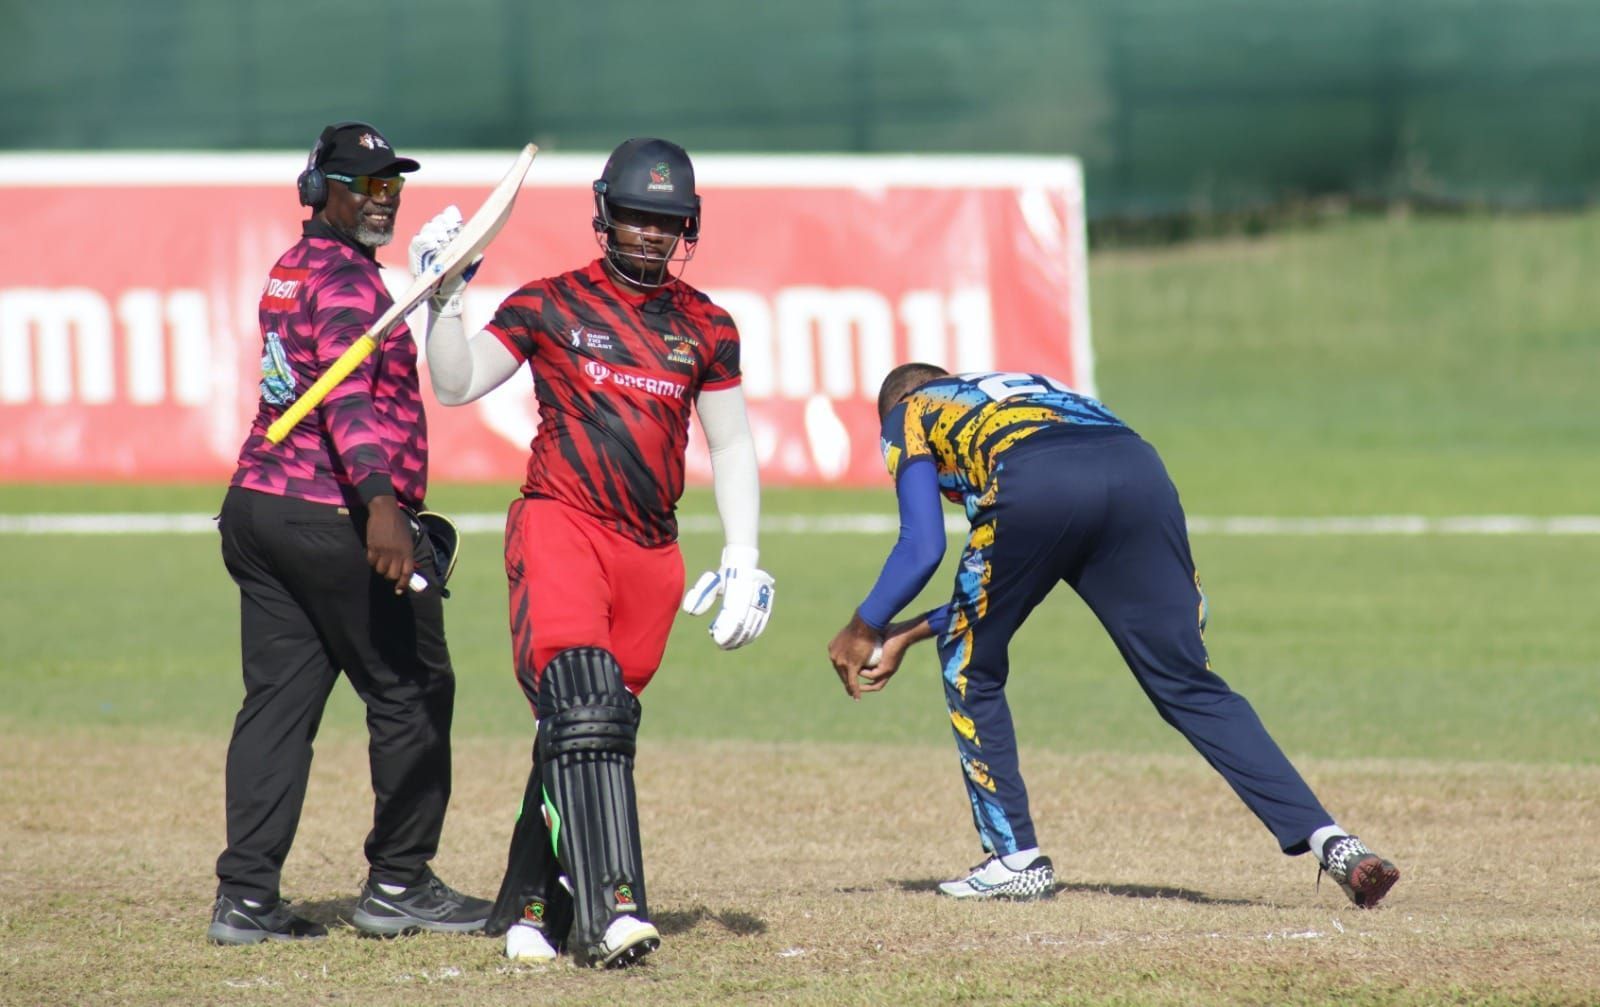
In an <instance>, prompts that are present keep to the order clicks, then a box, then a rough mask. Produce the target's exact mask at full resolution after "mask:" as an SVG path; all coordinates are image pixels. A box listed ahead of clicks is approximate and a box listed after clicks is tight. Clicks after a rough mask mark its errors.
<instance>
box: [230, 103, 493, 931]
mask: <svg viewBox="0 0 1600 1007" xmlns="http://www.w3.org/2000/svg"><path fill="white" fill-rule="evenodd" d="M417 167H418V164H417V162H416V161H414V160H411V159H410V158H405V157H399V156H397V155H396V154H395V152H394V150H393V149H392V148H391V147H390V145H389V142H388V140H387V139H385V138H384V136H383V134H382V133H380V132H379V131H378V130H377V129H376V128H375V127H373V126H372V125H370V124H368V123H364V122H339V123H334V124H332V125H330V126H328V127H327V128H325V129H324V130H323V131H322V134H321V135H320V136H319V137H318V139H317V142H316V145H315V147H313V148H312V151H311V154H310V157H309V158H308V159H307V162H306V167H305V170H304V171H303V172H302V173H301V174H300V177H299V180H298V189H299V195H300V202H301V204H302V205H303V206H306V207H308V208H309V209H310V210H311V213H312V216H311V218H310V219H309V220H307V221H306V222H305V224H304V227H303V230H302V234H301V237H300V240H299V241H298V242H296V243H295V245H294V246H293V247H292V248H290V249H289V250H288V251H287V252H285V253H284V254H283V255H282V256H281V257H280V258H279V259H278V261H277V263H276V264H275V265H274V266H273V267H272V270H271V272H270V273H269V274H268V276H267V281H266V284H265V286H264V287H263V289H262V292H261V302H260V321H261V338H262V348H261V396H260V408H259V410H258V411H257V413H256V418H255V422H254V423H253V424H252V425H251V428H250V434H249V436H248V438H246V440H245V442H244V447H243V448H242V449H241V450H240V452H239V465H238V469H237V470H236V471H235V472H234V475H233V480H232V483H231V485H230V487H229V489H228V492H227V496H226V497H225V499H224V501H223V505H222V513H221V517H220V522H219V525H220V530H221V533H222V556H223V560H224V562H225V563H226V565H227V568H228V573H229V574H230V575H232V577H233V579H234V581H235V582H236V583H237V584H238V585H239V602H240V643H241V650H242V655H243V668H244V691H245V695H244V703H243V705H242V707H241V708H240V710H239V715H238V717H237V718H236V719H235V721H234V725H233V740H232V741H231V743H230V744H229V746H228V762H227V822H228V845H227V849H225V850H224V851H223V852H222V855H221V856H220V857H219V858H218V859H217V879H218V885H217V899H216V903H215V906H214V908H213V911H212V917H211V926H210V929H209V931H208V936H209V937H210V939H211V940H212V941H214V942H216V943H219V944H254V943H257V942H260V941H263V940H269V939H271V940H290V939H298V938H308V937H321V936H323V935H325V934H326V932H327V931H326V929H325V928H324V927H323V926H322V925H321V924H319V923H315V922H312V921H310V920H307V919H305V918H303V917H300V916H298V915H296V914H295V913H294V912H293V911H292V910H291V909H289V908H288V904H287V903H286V902H285V901H284V900H283V899H282V897H281V895H280V892H279V878H280V875H281V873H282V870H283V863H284V859H285V858H286V857H287V856H288V854H289V847H290V845H291V844H292V843H293V841H294V835H295V830H296V828H297V826H298V825H299V820H300V808H301V805H302V803H303V802H304V799H305V792H306V781H307V778H308V777H309V775H310V771H311V756H312V742H313V740H314V739H315V738H316V735H317V727H318V725H319V724H320V722H321V720H322V712H323V709H324V707H325V706H326V704H327V701H328V696H329V693H330V692H331V691H332V689H333V686H334V682H335V680H336V679H337V678H338V676H339V673H340V672H341V671H342V672H344V674H345V675H346V676H347V677H348V678H349V680H350V684H351V685H352V686H353V687H354V688H355V690H356V692H357V694H358V695H360V697H361V699H362V701H363V702H364V703H365V704H366V708H367V730H368V734H369V736H370V739H371V743H370V745H369V748H368V754H369V757H370V761H371V770H372V789H373V793H374V795H375V797H376V801H375V805H374V810H373V822H372V831H371V832H370V833H369V834H368V835H367V840H366V857H367V861H368V863H369V871H368V879H367V882H366V884H365V886H364V887H363V889H362V892H361V896H360V900H359V902H358V903H357V904H356V907H355V912H354V914H353V916H352V922H353V923H354V924H355V926H356V928H357V929H359V930H361V931H363V932H365V933H370V934H375V935H392V934H398V933H402V932H406V931H409V930H417V929H422V930H435V931H445V932H467V931H471V930H475V929H478V928H480V927H482V925H483V923H484V920H485V919H486V918H487V917H488V910H489V903H488V902H487V901H486V900H484V899H474V898H470V897H468V896H464V895H462V894H461V893H459V892H456V891H454V890H453V889H451V888H450V887H449V886H447V885H445V884H444V883H443V882H442V881H440V880H439V879H438V878H437V877H435V876H434V874H433V872H432V870H431V869H430V868H429V866H428V862H429V861H430V860H431V859H432V858H433V856H434V853H435V852H436V851H437V850H438V845H439V833H440V829H441V827H442V825H443V823H444V814H445V806H446V804H447V803H448V802H449V799H450V719H451V712H452V708H453V705H454V700H455V673H454V671H453V670H452V669H451V666H450V653H449V650H448V648H447V647H446V644H445V633H444V612H443V606H442V602H441V598H442V595H441V592H442V590H443V587H444V583H443V581H444V577H443V574H444V573H446V572H447V570H441V569H439V567H440V566H441V565H442V564H441V563H439V562H438V561H436V560H435V558H434V554H433V550H432V547H431V545H429V543H428V540H427V538H426V536H424V535H422V534H421V533H420V526H419V525H418V524H417V522H416V518H415V513H416V512H417V511H418V510H420V509H421V507H422V504H423V496H424V494H425V493H426V491H427V478H428V430H427V422H426V418H425V417H424V415H423V410H422V399H421V395H420V391H419V386H418V378H417V350H416V345H415V343H414V342H413V340H412V337H411V333H410V331H409V330H408V329H407V328H406V326H405V325H403V324H402V325H397V326H395V327H394V328H393V329H391V330H390V331H389V332H388V333H387V334H386V335H384V336H383V337H382V338H381V342H380V345H379V348H378V349H377V351H376V352H375V353H373V354H372V355H371V356H370V357H369V358H368V359H367V360H366V361H365V362H364V363H362V364H361V365H360V366H359V367H358V368H357V369H356V370H355V372H354V373H353V374H352V375H351V376H350V377H349V378H348V379H347V380H345V381H344V382H343V383H341V384H340V385H338V386H337V387H336V388H334V389H333V391H332V392H330V393H329V394H328V396H327V398H326V399H325V400H324V401H323V402H322V404H321V405H320V406H319V407H318V408H317V409H316V410H314V411H313V412H312V413H311V414H310V416H309V417H308V418H307V419H306V421H305V422H302V423H301V424H299V425H298V426H297V427H295V428H294V430H293V431H292V432H291V433H290V434H289V436H288V437H287V438H286V439H285V440H284V441H283V442H282V443H281V444H278V445H273V444H271V443H269V442H268V440H267V437H266V433H267V428H268V427H269V426H270V425H271V424H272V422H273V421H274V420H275V419H277V418H278V417H279V416H281V415H282V414H283V412H284V411H285V409H287V407H288V406H289V405H290V404H291V403H292V402H294V400H295V398H296V396H297V395H298V394H299V393H301V392H303V391H304V390H305V388H306V387H307V386H308V385H309V384H310V383H311V382H312V381H314V380H315V379H316V378H317V377H318V376H319V375H321V374H322V373H323V372H324V371H326V370H327V369H328V367H329V365H330V364H332V363H333V362H334V360H336V359H337V358H338V357H339V355H340V354H341V353H342V352H343V351H344V350H345V349H346V348H347V347H349V346H350V344H351V343H352V342H354V341H355V339H356V338H357V337H359V336H360V335H361V334H362V333H363V332H364V331H366V329H367V328H368V327H369V326H370V325H371V324H372V323H373V322H374V321H376V320H377V318H378V317H379V316H380V315H382V314H383V312H384V311H385V310H386V309H388V308H389V306H390V304H391V303H392V301H391V299H390V296H389V293H388V291H387V290H386V289H385V287H384V283H383V278H382V275H381V273H380V271H379V267H378V262H377V259H376V257H375V250H376V249H377V248H378V247H380V246H382V245H386V244H388V243H389V241H390V240H391V239H392V238H393V236H394V225H395V215H396V214H397V213H398V212H399V209H400V192H401V189H402V187H403V186H404V184H405V177H404V176H405V173H407V172H412V171H416V170H417ZM413 573H416V574H417V575H418V576H419V578H420V579H418V580H416V581H413ZM424 581H426V584H425V585H424V584H423V582H424Z"/></svg>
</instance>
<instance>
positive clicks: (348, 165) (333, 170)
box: [317, 122, 421, 176]
mask: <svg viewBox="0 0 1600 1007" xmlns="http://www.w3.org/2000/svg"><path fill="white" fill-rule="evenodd" d="M317 166H318V167H320V168H321V169H322V170H323V172H325V173H330V174H334V175H350V176H356V175H388V174H397V173H400V172H406V171H416V170H417V169H418V168H419V167H421V165H419V164H417V162H415V161H413V160H412V159H411V158H409V157H396V156H395V153H394V149H393V148H392V147H390V146H389V141H388V140H386V139H384V137H383V134H382V133H380V132H378V131H377V130H376V129H373V128H372V127H371V126H369V125H367V124H366V123H364V122H358V123H339V124H336V125H334V126H329V127H328V128H327V129H324V130H323V131H322V151H321V153H320V155H319V156H318V157H317Z"/></svg>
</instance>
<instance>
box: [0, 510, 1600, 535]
mask: <svg viewBox="0 0 1600 1007" xmlns="http://www.w3.org/2000/svg"><path fill="white" fill-rule="evenodd" d="M452 519H453V520H454V521H455V523H456V527H457V528H459V529H460V530H461V531H462V532H463V533H464V534H487V533H496V534H498V533H500V532H502V531H504V529H505V516H504V515H503V514H497V513H469V514H460V515H452ZM678 527H679V529H680V530H681V531H683V532H684V533H685V534H689V535H700V534H709V533H712V532H718V531H721V529H722V525H721V522H720V521H719V520H718V518H717V517H716V515H714V514H688V515H684V516H683V517H681V518H680V519H679V521H678ZM899 527H900V525H899V519H898V518H897V517H895V515H893V514H765V515H762V518H761V530H762V532H763V533H765V534H769V535H893V534H894V533H895V532H896V531H897V530H898V529H899ZM966 528H967V523H966V521H964V520H963V519H962V518H960V517H959V516H957V515H953V514H952V515H950V516H948V517H946V518H945V530H946V531H948V532H951V533H953V534H959V533H962V532H965V531H966ZM215 531H216V522H215V520H214V519H213V518H212V517H211V516H210V515H208V514H0V535H195V534H200V533H214V532H215ZM1189 531H1190V533H1191V534H1194V535H1233V536H1243V535H1256V536H1268V535H1278V536H1330V535H1332V536H1337V535H1344V536H1363V535H1365V536H1371V535H1402V536H1424V535H1543V536H1572V535H1600V515H1594V514H1569V515H1558V516H1552V517H1534V516H1531V515H1526V514H1479V515H1460V516H1453V517H1423V516H1421V515H1417V514H1390V515H1372V516H1363V517H1299V518H1286V517H1191V518H1190V519H1189Z"/></svg>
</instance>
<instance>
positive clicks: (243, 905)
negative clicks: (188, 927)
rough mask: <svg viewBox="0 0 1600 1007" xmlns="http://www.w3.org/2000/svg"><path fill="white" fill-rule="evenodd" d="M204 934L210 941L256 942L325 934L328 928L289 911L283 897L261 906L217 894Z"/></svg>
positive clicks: (301, 939) (322, 935)
mask: <svg viewBox="0 0 1600 1007" xmlns="http://www.w3.org/2000/svg"><path fill="white" fill-rule="evenodd" d="M206 936H207V937H209V938H210V939H211V943H213V944H260V943H261V942H262V941H303V940H315V939H316V938H319V937H326V936H328V928H327V927H325V926H323V925H322V924H320V923H313V922H311V921H310V920H308V919H306V918H305V917H304V916H296V915H295V914H294V913H292V912H290V911H289V903H288V900H286V899H279V900H278V901H277V902H274V903H273V904H272V905H270V906H269V905H261V904H258V903H255V902H252V901H251V900H250V899H243V898H241V899H235V898H230V897H229V896H227V895H218V896H217V904H216V905H215V906H213V907H212V909H211V926H210V928H208V929H207V930H206Z"/></svg>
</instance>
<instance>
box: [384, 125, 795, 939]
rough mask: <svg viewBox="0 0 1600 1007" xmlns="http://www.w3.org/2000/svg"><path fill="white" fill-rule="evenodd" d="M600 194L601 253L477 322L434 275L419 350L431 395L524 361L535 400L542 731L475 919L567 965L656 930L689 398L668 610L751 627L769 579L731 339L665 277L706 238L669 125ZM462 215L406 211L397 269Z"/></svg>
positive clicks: (527, 558) (529, 547) (435, 247)
mask: <svg viewBox="0 0 1600 1007" xmlns="http://www.w3.org/2000/svg"><path fill="white" fill-rule="evenodd" d="M594 193H595V217H594V221H593V227H594V230H595V234H596V236H597V238H598V240H599V242H600V244H601V248H602V252H603V254H602V255H601V257H600V258H599V259H597V260H595V261H594V262H591V263H590V264H588V265H587V266H584V267H582V268H580V269H576V270H573V271H571V272H567V273H562V274H561V275H559V276H554V277H550V278H547V279H543V280H537V281H534V282H532V283H529V284H527V285H526V286H524V287H522V288H521V289H520V290H518V291H517V292H516V293H514V294H512V295H511V296H510V297H508V298H507V299H506V300H505V301H504V302H503V303H502V304H501V305H500V308H499V310H498V311H497V312H496V313H495V316H494V320H493V321H492V322H490V323H489V325H488V327H487V328H485V329H484V330H483V331H481V332H478V333H477V334H476V335H474V336H472V337H471V338H468V337H467V335H466V333H465V331H464V328H463V326H462V323H461V290H462V288H463V287H464V286H465V283H466V280H465V279H464V278H463V279H457V280H454V281H447V282H446V284H445V285H442V286H441V288H440V290H439V292H438V293H437V294H436V295H435V297H434V299H433V300H432V301H431V302H430V308H431V310H430V313H429V322H428V335H427V345H426V352H427V357H428V366H429V369H430V372H431V375H432V381H433V389H434V392H435V394H437V395H438V397H439V401H441V402H443V403H445V404H446V405H461V404H463V403H467V402H472V401H473V400H475V399H478V398H480V397H481V396H483V395H484V394H485V393H487V392H489V391H490V390H491V389H493V388H495V387H497V386H499V385H500V384H502V383H503V382H504V381H506V379H508V378H510V377H511V376H512V375H513V374H514V373H516V371H517V369H518V368H519V367H521V366H522V364H523V363H524V362H526V363H527V365H528V367H529V369H530V370H531V371H532V372H533V379H534V388H535V393H536V395H537V397H538V401H539V420H540V423H539V432H538V435H537V436H536V437H535V438H534V440H533V443H532V446H531V447H532V455H531V457H530V458H529V460H528V468H527V478H526V481H525V482H524V483H523V486H522V496H521V498H520V499H518V500H516V501H514V502H513V503H512V504H511V508H510V512H509V513H508V515H507V520H506V549H505V555H506V574H507V577H508V578H509V580H510V589H511V591H510V594H511V636H512V646H513V650H514V658H515V664H516V673H517V679H518V681H519V683H520V684H521V685H522V688H523V691H524V693H525V694H526V695H527V697H528V701H529V702H530V703H531V704H532V705H533V707H534V711H535V714H536V716H537V718H538V734H537V738H536V740H535V743H534V753H533V769H532V771H531V772H530V774H529V776H528V786H527V790H526V793H525V796H524V798H523V805H522V813H521V815H520V816H519V819H518V822H517V826H516V830H515V832H514V833H513V836H512V840H511V849H510V854H509V857H508V862H507V865H506V875H505V879H504V881H503V883H502V885H501V889H500V895H499V898H498V900H497V901H496V904H495V908H494V911H493V913H492V914H491V915H490V919H489V924H488V928H487V929H488V931H489V932H490V933H491V934H493V933H498V932H505V933H506V954H507V956H508V957H510V958H513V959H520V960H549V959H553V958H555V957H556V955H557V953H558V949H559V948H561V947H562V946H563V945H565V946H566V948H567V950H569V951H570V952H571V954H572V955H573V956H574V958H575V959H577V960H578V961H579V962H580V963H583V964H595V965H608V966H610V965H624V964H628V963H629V962H632V961H636V960H637V959H638V958H640V957H641V956H643V955H644V954H646V953H648V952H650V951H652V950H654V949H655V948H656V947H657V946H658V945H659V944H660V935H659V933H657V931H656V928H655V927H654V926H652V925H651V924H650V922H649V915H648V905H647V902H646V895H645V876H644V866H643V858H642V855H641V851H640V847H639V829H638V815H637V812H636V810H635V801H634V788H633V755H634V740H635V737H636V735H637V732H638V726H639V715H640V707H639V701H638V698H637V697H638V695H639V693H641V692H642V691H643V690H644V687H645V686H646V685H648V684H649V682H650V679H651V677H652V676H653V675H654V674H655V672H656V669H657V668H658V667H659V666H660V664H661V657H662V654H663V652H664V651H665V649H666V645H667V634H668V631H669V630H670V629H671V627H672V620H673V617H674V615H675V614H676V612H677V609H678V597H679V594H680V592H682V590H683V583H684V571H683V558H682V555H681V554H680V553H679V551H678V545H677V537H678V536H677V522H676V519H675V517H674V507H675V505H676V503H677V500H678V498H679V497H680V496H681V495H682V492H683V483H684V451H685V448H686V446H687V444H688V437H689V411H690V407H691V405H693V407H694V408H695V410H697V411H698V413H699V415H700V422H701V426H702V427H703V428H704V430H705V434H706V441H707V444H708V445H709V447H710V449H711V464H712V472H713V479H714V483H715V494H716V501H717V510H718V512H719V514H720V515H721V517H722V525H723V530H724V533H725V537H726V544H725V546H724V548H723V550H722V562H721V566H720V568H719V569H718V570H716V571H712V572H708V573H706V574H705V575H704V576H702V577H701V578H700V579H699V581H698V582H697V583H696V584H695V586H694V587H693V588H692V589H691V590H690V591H689V593H688V594H687V595H686V596H685V597H684V599H683V608H684V609H685V610H686V611H689V612H691V613H692V614H696V615H699V614H702V613H705V612H707V611H709V610H710V609H711V607H712V606H713V605H714V604H715V603H716V602H717V600H718V599H719V598H720V599H721V601H722V607H721V610H720V611H719V613H718V614H717V616H716V618H715V619H714V620H713V621H712V623H711V627H710V633H711V637H712V640H713V641H714V642H715V643H716V644H717V645H718V646H719V647H722V648H723V649H724V650H732V649H734V648H737V647H741V646H743V645H745V644H747V643H749V642H750V641H752V640H754V639H755V638H756V637H757V636H759V635H760V634H761V631H762V630H763V629H764V628H765V627H766V624H767V618H768V616H769V614H770V613H771V610H772V598H773V582H772V578H771V577H770V576H769V575H767V574H766V573H765V572H763V571H762V570H761V569H759V568H758V566H757V559H758V552H757V547H756V530H757V524H758V515H759V511H760V484H759V481H758V478H757V472H756V455H755V447H754V443H753V441H752V440H751V437H750V429H749V423H748V421H747V419H746V416H745V402H744V393H743V391H742V390H741V388H740V375H739V336H738V333H737V331H736V330H735V328H734V325H733V320H732V319H731V318H730V317H729V316H728V313H727V312H726V311H723V310H722V309H721V308H719V307H717V306H716V305H715V304H713V303H712V302H711V300H710V299H709V298H707V297H706V296H705V295H704V294H702V293H700V292H699V291H697V290H695V289H694V288H693V287H690V286H689V285H688V284H686V283H684V282H683V281H682V280H681V279H679V274H680V273H681V270H682V267H683V265H684V264H685V263H686V262H688V260H689V258H690V257H691V256H692V255H693V253H694V248H695V243H696V241H697V240H698V239H699V235H700V198H699V196H698V195H696V193H695V186H694V168H693V166H692V165H691V164H690V161H689V157H688V155H687V154H685V153H684V151H683V149H682V148H680V147H678V146H677V145H675V144H671V143H668V142H666V141H664V140H654V139H635V140H629V141H628V142H626V143H624V144H622V145H621V146H620V147H618V148H617V149H616V151H615V152H613V153H612V155H611V157H610V159H609V160H608V161H607V162H606V165H605V170H604V172H603V173H602V175H601V177H600V178H599V179H598V180H597V181H596V182H595V183H594ZM459 221H460V215H459V214H458V213H457V214H452V213H451V211H447V212H446V213H445V214H441V215H440V216H439V217H436V218H435V219H434V220H432V221H430V222H429V223H428V224H427V225H426V226H425V227H424V228H423V229H422V231H421V232H420V233H419V234H418V235H417V237H416V239H415V240H414V241H413V242H412V246H411V253H412V271H413V272H418V273H420V272H421V271H423V270H424V269H426V266H427V260H428V258H429V256H430V255H436V254H438V252H439V250H440V249H442V248H444V247H446V246H447V245H448V244H449V242H450V239H451V238H452V236H453V234H454V232H455V229H456V228H457V227H459V226H460V225H459ZM552 854H554V855H552ZM563 875H564V876H563ZM562 882H566V883H567V884H570V888H568V887H567V884H563V883H562Z"/></svg>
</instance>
